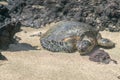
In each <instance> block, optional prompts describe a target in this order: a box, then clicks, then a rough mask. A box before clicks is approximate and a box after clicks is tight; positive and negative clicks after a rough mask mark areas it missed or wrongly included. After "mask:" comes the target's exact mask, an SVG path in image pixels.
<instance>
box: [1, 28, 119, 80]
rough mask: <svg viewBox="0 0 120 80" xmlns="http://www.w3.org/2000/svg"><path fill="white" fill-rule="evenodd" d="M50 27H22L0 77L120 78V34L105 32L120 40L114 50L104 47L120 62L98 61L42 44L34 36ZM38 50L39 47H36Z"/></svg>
mask: <svg viewBox="0 0 120 80" xmlns="http://www.w3.org/2000/svg"><path fill="white" fill-rule="evenodd" d="M47 29H48V28H47V27H45V28H41V29H33V28H29V27H22V30H23V31H21V32H18V33H17V34H16V36H18V37H20V38H21V40H20V41H19V44H12V45H10V48H9V49H8V50H7V51H3V52H2V54H3V55H5V56H6V57H7V59H8V61H0V80H119V79H118V76H120V33H118V32H114V33H111V32H106V31H103V32H101V33H102V35H103V37H106V38H109V39H111V40H112V41H114V42H115V43H116V47H115V48H113V49H104V50H105V51H107V52H108V53H109V54H110V56H111V57H112V58H113V59H115V60H117V61H118V64H117V65H116V64H113V63H112V62H111V63H110V64H107V65H106V64H102V63H101V64H98V63H95V62H91V61H89V59H88V56H80V55H79V53H78V52H75V53H72V54H68V53H60V52H55V53H53V52H50V51H47V50H44V49H43V48H42V47H41V46H40V42H39V37H38V36H35V37H30V35H33V34H36V33H39V32H40V31H41V32H42V33H44V32H45V31H46V30H47ZM36 49H37V50H36Z"/></svg>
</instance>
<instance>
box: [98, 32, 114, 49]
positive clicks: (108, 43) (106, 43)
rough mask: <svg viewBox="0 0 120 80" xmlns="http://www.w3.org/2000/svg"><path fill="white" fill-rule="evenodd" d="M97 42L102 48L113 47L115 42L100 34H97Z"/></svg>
mask: <svg viewBox="0 0 120 80" xmlns="http://www.w3.org/2000/svg"><path fill="white" fill-rule="evenodd" d="M97 42H98V45H99V46H102V47H104V48H113V47H115V43H114V42H112V41H111V40H109V39H106V38H102V37H101V35H100V34H98V38H97Z"/></svg>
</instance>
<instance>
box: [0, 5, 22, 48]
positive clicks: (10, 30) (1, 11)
mask: <svg viewBox="0 0 120 80" xmlns="http://www.w3.org/2000/svg"><path fill="white" fill-rule="evenodd" d="M20 26H21V23H20V22H19V21H13V20H12V19H11V16H10V15H9V10H8V9H7V8H6V7H5V6H4V5H0V49H6V48H7V47H8V45H9V44H10V43H11V42H13V40H14V39H13V36H14V34H15V33H16V32H18V31H19V30H20Z"/></svg>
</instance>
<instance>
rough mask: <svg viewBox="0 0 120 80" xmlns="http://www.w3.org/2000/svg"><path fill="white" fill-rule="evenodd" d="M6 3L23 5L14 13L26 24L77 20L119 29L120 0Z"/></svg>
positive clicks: (41, 0) (38, 24)
mask: <svg viewBox="0 0 120 80" xmlns="http://www.w3.org/2000/svg"><path fill="white" fill-rule="evenodd" d="M8 3H9V6H16V7H18V8H20V7H21V9H23V10H22V12H21V14H20V15H19V16H18V15H17V17H18V19H20V20H21V21H22V24H23V25H26V26H32V27H41V26H42V25H45V24H48V23H51V22H54V21H59V20H76V21H80V22H85V23H88V24H90V25H92V26H93V27H98V28H100V30H105V29H106V30H109V31H120V0H20V1H19V0H8ZM23 4H24V6H23Z"/></svg>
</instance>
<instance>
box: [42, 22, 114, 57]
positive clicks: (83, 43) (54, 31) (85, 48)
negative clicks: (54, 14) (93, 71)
mask: <svg viewBox="0 0 120 80" xmlns="http://www.w3.org/2000/svg"><path fill="white" fill-rule="evenodd" d="M40 42H41V45H42V47H43V48H45V49H47V50H49V51H52V52H60V51H63V52H68V53H72V52H75V51H76V50H78V51H79V52H80V54H81V55H82V54H87V53H89V52H91V51H92V50H93V48H94V47H95V46H97V45H99V46H103V47H106V48H109V47H113V46H114V45H115V44H114V43H113V42H112V41H111V40H109V39H106V38H102V37H101V34H100V33H99V31H98V30H97V29H95V28H93V27H92V26H90V25H88V24H86V23H82V22H76V21H64V20H63V21H59V22H56V23H55V25H54V26H52V28H50V29H49V30H48V31H47V32H46V33H45V34H43V35H42V36H41V38H40Z"/></svg>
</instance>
